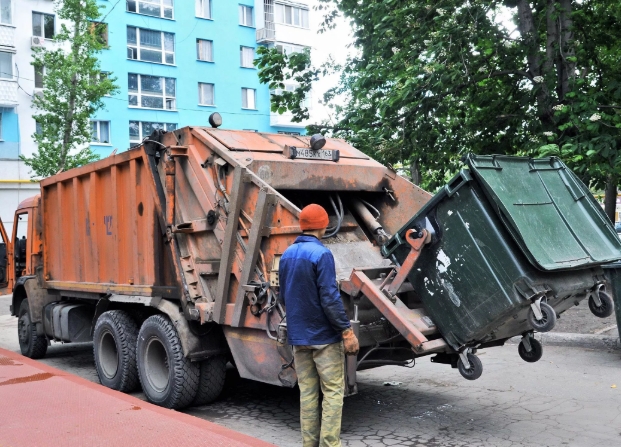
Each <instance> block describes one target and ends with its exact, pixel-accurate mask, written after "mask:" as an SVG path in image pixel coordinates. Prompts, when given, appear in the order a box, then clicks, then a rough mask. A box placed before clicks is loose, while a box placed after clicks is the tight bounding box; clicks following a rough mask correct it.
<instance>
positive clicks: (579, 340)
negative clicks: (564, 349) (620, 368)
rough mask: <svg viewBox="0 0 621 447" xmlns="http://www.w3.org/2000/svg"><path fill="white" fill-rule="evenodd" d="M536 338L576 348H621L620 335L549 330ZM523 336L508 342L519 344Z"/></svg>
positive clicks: (546, 342) (552, 344) (547, 343)
mask: <svg viewBox="0 0 621 447" xmlns="http://www.w3.org/2000/svg"><path fill="white" fill-rule="evenodd" d="M535 338H536V339H537V340H539V341H541V344H543V345H544V346H545V345H551V346H571V347H576V348H589V349H605V350H610V349H619V350H621V342H620V341H619V337H618V336H611V335H596V334H575V333H571V332H548V333H545V334H542V333H536V334H535ZM521 339H522V337H513V338H510V339H509V340H507V343H510V344H518V343H520V340H521Z"/></svg>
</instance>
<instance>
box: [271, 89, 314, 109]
mask: <svg viewBox="0 0 621 447" xmlns="http://www.w3.org/2000/svg"><path fill="white" fill-rule="evenodd" d="M299 86H300V84H297V83H294V84H285V88H284V89H282V88H277V89H274V90H270V94H272V95H282V94H283V92H295V89H296V88H298V87H299ZM300 107H306V108H307V109H310V108H311V94H310V92H309V93H307V94H306V96H305V97H304V100H302V101H301V102H300Z"/></svg>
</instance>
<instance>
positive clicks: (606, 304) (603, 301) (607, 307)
mask: <svg viewBox="0 0 621 447" xmlns="http://www.w3.org/2000/svg"><path fill="white" fill-rule="evenodd" d="M596 293H597V298H599V305H598V303H596V302H595V301H596V299H595V298H594V297H593V295H591V296H590V297H589V309H591V312H592V313H593V315H595V316H596V317H598V318H606V317H609V316H611V315H612V311H613V310H614V306H613V304H612V297H611V296H610V295H609V294H608V293H606V292H604V291H603V290H599V291H598V292H596Z"/></svg>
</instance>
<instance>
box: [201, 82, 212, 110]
mask: <svg viewBox="0 0 621 447" xmlns="http://www.w3.org/2000/svg"><path fill="white" fill-rule="evenodd" d="M198 103H199V104H200V105H202V106H213V105H214V104H215V98H214V85H213V84H205V83H203V82H199V83H198Z"/></svg>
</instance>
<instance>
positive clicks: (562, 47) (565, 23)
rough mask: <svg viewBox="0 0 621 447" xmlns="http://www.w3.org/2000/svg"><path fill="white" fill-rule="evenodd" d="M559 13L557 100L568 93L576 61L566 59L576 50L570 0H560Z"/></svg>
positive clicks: (574, 72) (574, 53) (572, 55)
mask: <svg viewBox="0 0 621 447" xmlns="http://www.w3.org/2000/svg"><path fill="white" fill-rule="evenodd" d="M559 4H560V14H559V19H558V22H559V28H560V29H561V31H560V33H559V37H560V42H559V59H560V60H559V62H560V63H559V66H558V73H559V100H561V101H562V100H563V99H565V95H567V93H569V90H570V85H569V83H570V81H571V80H572V79H573V78H575V76H576V63H575V62H573V61H571V60H568V58H574V57H575V56H576V52H575V50H574V32H573V29H572V28H573V20H572V18H571V0H560V1H559Z"/></svg>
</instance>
